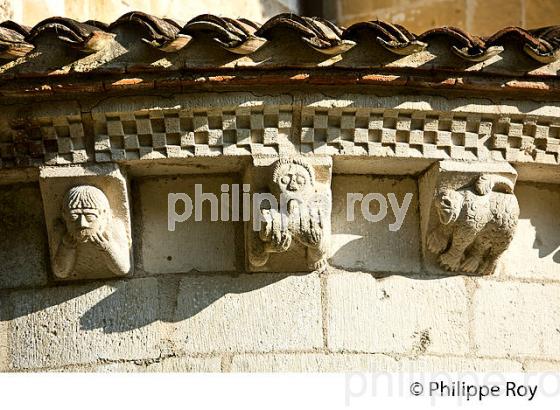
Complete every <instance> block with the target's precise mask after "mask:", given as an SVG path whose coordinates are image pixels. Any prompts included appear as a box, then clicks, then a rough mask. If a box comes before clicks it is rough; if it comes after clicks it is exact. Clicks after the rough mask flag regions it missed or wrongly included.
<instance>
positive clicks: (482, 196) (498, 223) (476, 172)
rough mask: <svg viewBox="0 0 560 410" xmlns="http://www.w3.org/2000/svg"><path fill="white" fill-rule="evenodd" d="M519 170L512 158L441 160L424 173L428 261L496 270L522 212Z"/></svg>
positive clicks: (435, 266)
mask: <svg viewBox="0 0 560 410" xmlns="http://www.w3.org/2000/svg"><path fill="white" fill-rule="evenodd" d="M516 179H517V172H516V171H515V169H513V167H512V166H511V165H510V164H508V163H493V162H492V163H461V162H457V161H441V162H439V163H437V164H434V165H433V166H432V167H431V168H430V169H429V171H427V172H426V173H425V174H424V175H422V177H421V178H420V183H419V186H420V196H421V199H420V203H421V217H422V219H421V227H422V247H423V253H424V260H425V266H426V267H427V268H428V269H429V270H431V271H433V272H436V273H438V270H439V271H440V272H441V271H442V270H443V271H447V272H464V273H469V274H478V275H489V274H492V273H494V271H495V269H496V267H497V265H498V262H499V259H500V257H501V255H502V254H503V252H504V251H505V250H507V248H508V247H509V245H510V243H511V240H512V239H513V235H514V233H515V229H516V227H517V221H518V218H519V204H518V202H517V198H516V197H515V195H514V192H513V190H514V186H515V181H516Z"/></svg>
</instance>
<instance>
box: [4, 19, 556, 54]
mask: <svg viewBox="0 0 560 410" xmlns="http://www.w3.org/2000/svg"><path fill="white" fill-rule="evenodd" d="M123 26H125V27H129V28H130V31H131V33H132V35H133V36H134V35H137V37H138V41H141V42H143V43H146V44H149V45H151V46H153V47H155V48H157V49H159V50H162V51H165V52H177V51H179V50H181V49H182V48H183V47H185V46H186V45H187V44H188V43H189V42H190V41H192V40H193V39H194V38H195V37H207V38H210V39H212V40H213V41H215V42H216V43H217V44H219V45H220V46H221V47H223V48H224V49H225V50H227V51H229V52H231V53H235V54H246V55H247V54H251V53H253V52H255V51H256V50H258V49H259V48H260V47H261V46H262V45H263V44H264V43H265V42H267V41H270V42H275V41H281V40H279V36H278V35H275V34H274V33H279V32H280V33H281V32H285V31H290V32H292V33H294V34H295V35H296V36H299V37H300V38H301V39H302V41H304V42H305V43H307V44H308V45H309V46H310V47H312V48H313V49H315V50H316V51H319V52H321V53H323V54H326V55H337V54H343V53H345V52H347V51H348V50H349V49H350V48H352V47H353V46H355V45H356V44H358V45H360V44H359V43H360V42H366V43H368V42H370V41H372V40H373V41H374V42H376V43H378V44H380V45H381V46H383V47H384V48H386V49H387V50H389V51H391V52H392V53H394V54H396V55H410V54H414V53H418V52H422V51H423V50H425V49H426V48H427V47H429V45H430V43H431V42H432V41H434V39H435V38H436V37H439V38H441V37H443V38H445V39H446V41H447V43H448V47H449V51H450V53H453V54H455V55H457V56H459V57H460V58H462V59H464V60H466V61H471V62H479V61H484V60H487V59H489V58H491V57H493V56H495V55H497V54H499V53H501V52H502V51H503V50H504V47H508V44H511V42H513V43H514V44H518V45H519V47H514V48H516V50H515V52H521V53H523V54H525V55H527V56H529V57H530V58H532V59H533V60H534V61H536V62H538V63H540V64H548V63H550V62H552V61H556V60H557V59H558V58H559V57H560V26H551V27H543V28H539V29H534V30H525V29H522V28H519V27H508V28H505V29H503V30H500V31H498V32H497V33H495V34H494V35H492V36H490V37H478V36H475V35H472V34H470V33H467V32H465V31H464V30H461V29H459V28H455V27H439V28H434V29H432V30H428V31H426V32H425V33H423V34H420V35H416V34H414V33H411V32H409V31H408V30H407V29H406V28H404V27H402V26H400V25H397V24H390V23H387V22H383V21H379V20H374V21H366V22H361V23H356V24H353V25H352V26H350V27H349V28H347V29H345V28H343V27H339V26H337V25H335V24H333V23H332V22H330V21H328V20H325V19H322V18H316V17H314V18H311V17H301V16H298V15H295V14H291V13H285V14H279V15H277V16H275V17H272V18H271V19H269V20H268V21H267V22H266V23H264V24H263V25H262V26H260V25H259V24H257V23H255V22H252V21H250V20H247V19H232V18H225V17H217V16H214V15H210V14H204V15H200V16H198V17H195V18H193V19H192V20H190V21H189V22H188V23H187V24H185V25H184V26H182V25H180V24H179V23H177V22H176V21H174V20H172V19H162V18H158V17H155V16H152V15H150V14H146V13H143V12H139V11H134V12H130V13H126V14H124V15H123V16H121V17H119V18H118V19H117V20H116V21H114V22H113V23H111V24H109V25H107V24H105V23H103V22H99V21H94V20H89V21H86V22H83V23H80V22H78V21H75V20H72V19H69V18H62V17H51V18H48V19H46V20H43V21H41V22H40V23H38V24H37V25H35V26H34V27H33V28H32V29H29V28H28V27H25V26H21V25H18V24H17V23H14V22H12V21H6V22H4V23H1V24H0V57H1V58H7V59H14V58H17V57H21V56H24V55H25V54H26V53H29V52H30V51H31V50H32V49H33V47H34V43H35V42H36V40H37V39H38V38H39V37H41V36H42V35H43V34H44V33H54V35H55V37H56V38H57V39H58V40H60V42H61V43H62V44H66V45H68V46H69V47H72V48H75V49H78V50H81V51H83V52H89V53H91V52H96V51H98V50H101V49H102V48H104V47H105V46H106V45H107V44H108V43H110V42H111V41H112V39H113V37H114V36H115V35H116V34H118V32H119V31H120V30H119V29H120V28H121V27H123ZM133 41H134V40H133Z"/></svg>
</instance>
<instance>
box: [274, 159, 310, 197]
mask: <svg viewBox="0 0 560 410" xmlns="http://www.w3.org/2000/svg"><path fill="white" fill-rule="evenodd" d="M272 181H273V182H274V185H275V187H274V188H275V189H274V191H276V192H274V193H275V194H277V195H278V194H284V195H287V196H288V197H294V196H301V195H303V194H305V193H306V192H307V191H309V190H310V189H311V188H312V186H313V184H314V182H315V181H314V175H313V171H312V169H311V168H310V167H309V166H308V165H305V164H303V163H300V162H298V161H295V160H294V161H280V163H279V164H278V165H277V166H276V168H275V169H274V174H273V177H272Z"/></svg>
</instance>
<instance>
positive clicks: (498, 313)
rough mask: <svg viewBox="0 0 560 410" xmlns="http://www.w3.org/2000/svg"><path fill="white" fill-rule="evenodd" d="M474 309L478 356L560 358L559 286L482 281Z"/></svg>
mask: <svg viewBox="0 0 560 410" xmlns="http://www.w3.org/2000/svg"><path fill="white" fill-rule="evenodd" d="M473 309H474V323H473V335H474V343H475V347H476V352H477V354H479V355H492V356H498V357H499V356H503V357H534V358H549V359H556V360H558V359H559V358H560V331H559V329H560V285H557V284H550V283H549V284H544V283H542V284H539V283H521V282H497V281H492V280H482V279H481V280H479V282H478V288H477V290H476V292H475V294H474V299H473Z"/></svg>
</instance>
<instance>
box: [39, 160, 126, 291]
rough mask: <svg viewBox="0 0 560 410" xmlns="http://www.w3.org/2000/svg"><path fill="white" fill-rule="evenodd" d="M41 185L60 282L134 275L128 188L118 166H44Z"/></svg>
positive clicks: (52, 259) (41, 173)
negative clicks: (61, 280) (132, 273)
mask: <svg viewBox="0 0 560 410" xmlns="http://www.w3.org/2000/svg"><path fill="white" fill-rule="evenodd" d="M40 186H41V195H42V197H43V206H44V211H45V218H46V223H47V231H48V236H49V248H50V255H51V266H52V271H53V273H54V275H55V277H56V278H57V279H63V280H72V279H94V278H107V277H115V276H125V275H128V274H130V273H131V272H132V266H133V265H132V248H131V242H132V241H131V234H130V211H129V200H128V189H127V183H126V179H125V177H124V176H123V174H122V173H121V171H120V169H119V167H118V166H117V165H116V164H104V165H103V166H100V165H96V166H91V167H44V168H42V169H41V172H40Z"/></svg>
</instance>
